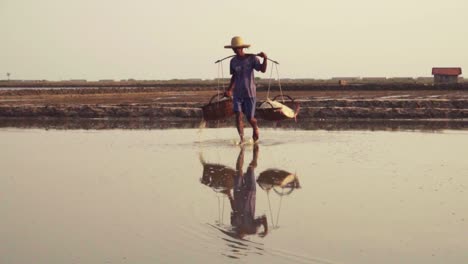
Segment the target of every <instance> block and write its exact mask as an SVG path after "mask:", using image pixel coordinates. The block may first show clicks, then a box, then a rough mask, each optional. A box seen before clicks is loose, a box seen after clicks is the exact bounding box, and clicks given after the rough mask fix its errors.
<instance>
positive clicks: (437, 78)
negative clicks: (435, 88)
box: [432, 68, 462, 84]
mask: <svg viewBox="0 0 468 264" xmlns="http://www.w3.org/2000/svg"><path fill="white" fill-rule="evenodd" d="M461 74H462V69H461V68H432V75H434V84H454V83H458V76H459V75H461Z"/></svg>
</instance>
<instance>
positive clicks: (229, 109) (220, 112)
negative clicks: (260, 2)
mask: <svg viewBox="0 0 468 264" xmlns="http://www.w3.org/2000/svg"><path fill="white" fill-rule="evenodd" d="M202 112H203V119H204V120H207V121H210V120H222V119H226V118H229V117H231V116H233V115H234V111H233V104H232V98H231V97H225V96H223V95H221V94H215V95H214V96H213V97H211V99H210V102H209V103H208V104H206V105H204V106H203V107H202Z"/></svg>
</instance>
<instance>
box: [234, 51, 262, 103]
mask: <svg viewBox="0 0 468 264" xmlns="http://www.w3.org/2000/svg"><path fill="white" fill-rule="evenodd" d="M229 66H230V72H231V74H234V82H235V87H234V91H233V96H234V97H237V98H247V97H250V98H255V97H256V96H257V89H256V87H255V77H254V71H253V70H256V71H259V70H260V69H261V68H262V64H260V60H259V59H258V58H257V56H254V55H246V56H244V57H239V56H234V57H233V58H232V59H231V63H230V65H229Z"/></svg>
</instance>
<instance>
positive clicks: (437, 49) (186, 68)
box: [0, 0, 468, 80]
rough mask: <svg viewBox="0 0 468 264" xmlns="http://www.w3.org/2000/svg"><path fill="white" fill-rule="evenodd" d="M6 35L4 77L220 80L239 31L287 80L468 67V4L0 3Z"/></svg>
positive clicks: (358, 0)
mask: <svg viewBox="0 0 468 264" xmlns="http://www.w3.org/2000/svg"><path fill="white" fill-rule="evenodd" d="M0 34H1V41H0V79H6V73H7V72H10V73H11V78H12V79H48V80H62V79H63V80H66V79H88V80H98V79H127V78H135V79H173V78H203V79H207V78H208V79H211V78H215V77H216V75H217V68H216V65H215V64H214V61H215V60H217V59H219V58H223V57H225V56H228V55H231V54H232V51H231V50H229V49H224V48H223V46H224V45H227V44H229V43H230V40H231V37H232V36H235V35H240V36H242V37H243V38H244V39H245V41H246V42H247V43H250V44H252V47H251V48H250V49H249V52H255V53H257V52H260V51H264V52H265V53H267V54H268V56H269V57H271V58H272V59H276V60H278V61H279V62H280V63H281V65H280V76H281V77H284V78H329V77H334V76H335V77H346V76H361V77H365V76H374V77H381V76H382V77H392V76H399V77H407V76H409V77H416V76H430V75H431V67H432V66H446V67H447V66H459V67H462V68H463V69H464V70H465V71H468V52H467V49H468V1H467V0H444V1H440V0H391V1H390V0H385V1H384V0H354V1H352V0H327V1H315V0H289V1H273V0H269V1H267V0H252V1H243V0H237V1H221V0H198V1H194V0H170V1H169V0H168V1H159V0H132V1H130V0H40V1H39V0H0ZM227 68H228V63H227V61H226V62H225V64H224V69H225V73H226V72H228V70H227ZM256 76H258V77H263V78H268V77H269V76H270V72H269V71H267V73H265V74H261V73H257V75H256Z"/></svg>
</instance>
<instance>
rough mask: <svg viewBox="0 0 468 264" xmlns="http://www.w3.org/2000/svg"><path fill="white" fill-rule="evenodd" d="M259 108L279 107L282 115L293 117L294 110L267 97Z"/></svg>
mask: <svg viewBox="0 0 468 264" xmlns="http://www.w3.org/2000/svg"><path fill="white" fill-rule="evenodd" d="M259 108H261V109H268V108H280V109H281V112H282V113H283V115H285V116H286V117H289V118H294V111H293V110H292V109H291V108H289V107H288V106H286V105H284V104H282V103H280V102H278V101H272V100H270V99H267V100H266V101H265V102H263V103H262V104H261V105H260V106H259Z"/></svg>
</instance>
